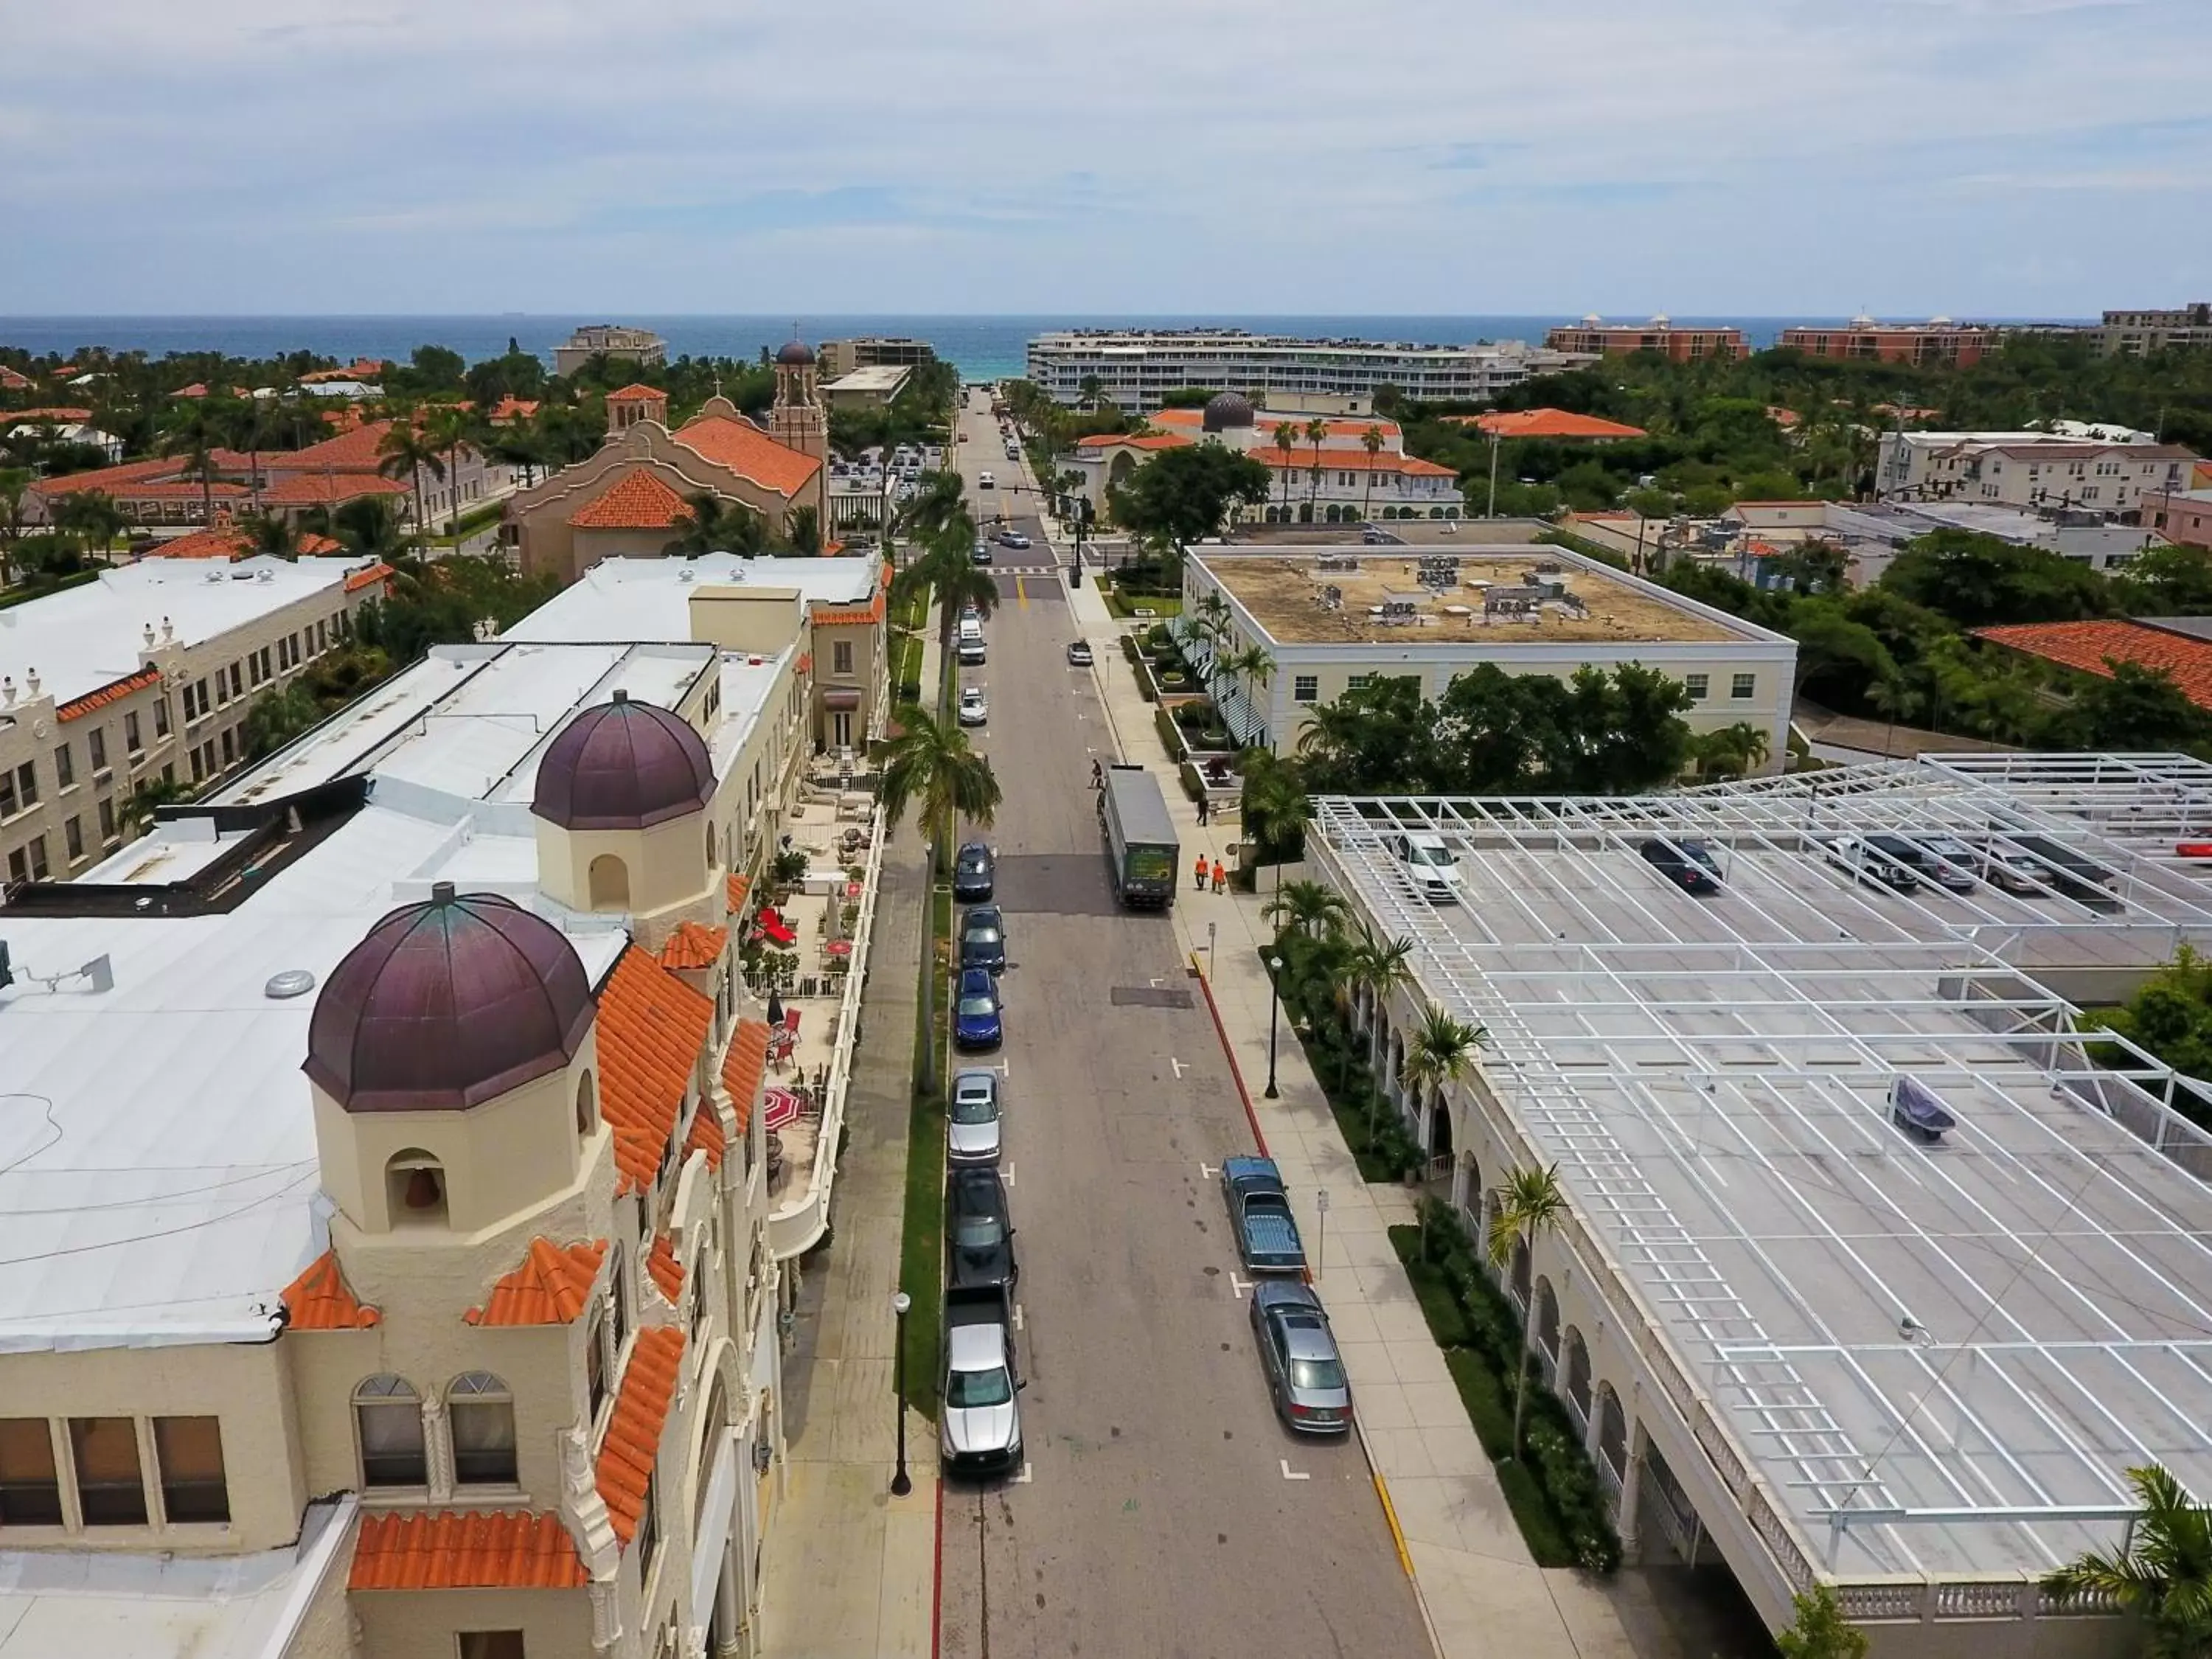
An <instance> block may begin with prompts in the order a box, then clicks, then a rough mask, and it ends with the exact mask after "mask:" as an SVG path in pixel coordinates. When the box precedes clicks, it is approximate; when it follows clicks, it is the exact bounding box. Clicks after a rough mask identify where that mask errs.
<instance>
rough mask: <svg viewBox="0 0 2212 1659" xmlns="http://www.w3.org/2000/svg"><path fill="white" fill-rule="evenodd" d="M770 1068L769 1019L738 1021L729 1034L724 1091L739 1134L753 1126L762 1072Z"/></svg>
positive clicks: (723, 1065) (724, 1065) (723, 1081)
mask: <svg viewBox="0 0 2212 1659" xmlns="http://www.w3.org/2000/svg"><path fill="white" fill-rule="evenodd" d="M767 1069H768V1022H767V1021H766V1020H763V1019H746V1020H740V1021H738V1029H737V1030H734V1031H732V1033H731V1034H730V1047H729V1052H728V1053H726V1054H724V1055H723V1056H722V1092H723V1093H724V1094H726V1095H727V1096H729V1097H730V1106H731V1109H732V1110H733V1111H735V1112H736V1114H737V1117H738V1133H739V1134H743V1133H745V1132H746V1131H747V1130H748V1129H750V1128H751V1127H752V1122H753V1102H754V1100H755V1099H756V1098H757V1097H758V1096H759V1094H760V1085H761V1074H762V1073H763V1072H765V1071H766V1070H767Z"/></svg>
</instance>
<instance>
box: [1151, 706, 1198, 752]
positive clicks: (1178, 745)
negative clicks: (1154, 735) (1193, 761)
mask: <svg viewBox="0 0 2212 1659" xmlns="http://www.w3.org/2000/svg"><path fill="white" fill-rule="evenodd" d="M1152 725H1153V726H1154V727H1155V728H1156V729H1157V730H1158V732H1159V734H1160V742H1161V743H1162V744H1164V745H1165V746H1166V748H1167V751H1168V758H1169V759H1170V760H1171V761H1174V762H1176V763H1177V764H1181V763H1182V762H1184V761H1187V760H1188V759H1189V758H1190V750H1189V749H1188V747H1186V746H1185V744H1184V743H1183V740H1182V732H1178V731H1176V723H1175V716H1174V715H1172V714H1170V713H1169V712H1168V711H1167V708H1165V707H1164V706H1161V707H1158V708H1154V709H1153V710H1152Z"/></svg>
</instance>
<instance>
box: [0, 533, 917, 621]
mask: <svg viewBox="0 0 2212 1659" xmlns="http://www.w3.org/2000/svg"><path fill="white" fill-rule="evenodd" d="M878 568H879V567H878V564H877V562H876V561H875V560H874V559H873V558H853V559H797V558H792V559H746V558H740V557H739V556H738V555H736V554H734V553H708V554H706V555H703V556H701V557H699V558H696V559H602V560H600V561H599V563H597V564H595V565H593V566H592V568H590V569H589V570H586V572H585V573H584V574H583V578H582V580H580V581H577V582H575V583H574V584H572V585H571V586H568V587H564V588H562V590H561V591H560V592H558V593H556V594H555V595H554V596H553V597H552V598H551V599H548V600H546V602H545V603H544V604H543V605H539V606H538V609H537V610H535V611H532V612H531V613H530V614H529V615H528V616H526V617H524V618H523V619H522V620H521V621H520V622H519V623H515V624H514V626H513V627H512V628H510V629H507V631H506V632H505V633H504V634H502V635H500V637H501V639H503V640H544V641H553V640H570V641H583V640H689V639H690V637H691V594H692V592H694V591H695V590H696V589H697V588H701V587H713V586H749V587H773V588H796V589H797V590H798V591H799V594H800V595H801V597H803V598H804V599H805V600H806V601H807V602H808V603H809V604H813V605H851V604H854V603H856V602H858V601H860V600H861V599H866V598H867V597H868V595H870V594H871V593H872V592H875V591H876V578H877V575H878ZM0 614H4V613H0Z"/></svg>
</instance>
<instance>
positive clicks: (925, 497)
mask: <svg viewBox="0 0 2212 1659" xmlns="http://www.w3.org/2000/svg"><path fill="white" fill-rule="evenodd" d="M966 489H967V485H966V484H965V483H963V482H962V480H961V477H960V475H959V474H958V473H957V472H955V471H951V470H950V469H947V470H946V471H942V472H933V473H931V474H930V475H929V477H927V479H926V480H924V481H923V483H922V486H921V489H917V490H916V491H915V493H914V494H913V495H909V496H908V497H907V499H906V500H905V501H903V502H902V503H901V504H900V507H899V510H898V513H897V514H896V516H895V517H894V518H893V519H892V520H891V529H892V530H893V531H894V532H896V533H897V534H899V535H902V536H905V537H907V538H909V539H911V540H914V541H917V542H928V541H933V540H934V539H935V538H937V537H938V536H939V535H941V534H942V533H943V532H944V531H945V526H948V525H950V524H951V522H952V521H953V520H954V519H956V518H965V517H967V513H968V503H967V501H966V498H965V495H964V494H963V492H964V491H965V490H966ZM970 533H971V535H972V533H973V521H972V520H971V521H970Z"/></svg>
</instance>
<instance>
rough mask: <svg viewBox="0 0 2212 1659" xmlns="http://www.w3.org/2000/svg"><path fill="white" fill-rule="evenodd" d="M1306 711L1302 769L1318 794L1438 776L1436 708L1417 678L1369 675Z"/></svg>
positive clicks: (1375, 789)
mask: <svg viewBox="0 0 2212 1659" xmlns="http://www.w3.org/2000/svg"><path fill="white" fill-rule="evenodd" d="M1307 714H1308V717H1309V719H1308V724H1307V725H1306V726H1305V728H1304V730H1303V731H1301V732H1299V733H1298V739H1297V757H1298V771H1299V775H1300V776H1301V777H1302V778H1303V779H1304V782H1305V785H1306V787H1309V788H1310V789H1312V790H1313V791H1314V792H1315V793H1318V794H1375V793H1394V792H1405V791H1408V790H1413V789H1417V788H1419V787H1420V785H1421V784H1422V783H1423V781H1425V780H1426V779H1428V778H1429V777H1431V776H1432V775H1434V771H1435V765H1434V761H1433V753H1434V749H1435V744H1436V724H1437V722H1436V713H1435V710H1434V709H1433V708H1431V707H1430V705H1429V704H1428V703H1427V702H1425V701H1424V700H1423V698H1422V696H1421V685H1420V682H1419V680H1416V679H1412V678H1402V677H1400V676H1397V675H1389V676H1386V677H1384V678H1380V679H1376V680H1370V682H1369V683H1368V684H1365V685H1362V686H1354V687H1352V689H1350V690H1346V692H1345V693H1344V694H1343V695H1342V696H1339V697H1336V698H1334V699H1333V700H1332V701H1330V702H1325V703H1316V704H1315V705H1314V706H1313V707H1312V708H1310V709H1309V710H1308V711H1307ZM1248 822H1249V820H1248Z"/></svg>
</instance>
